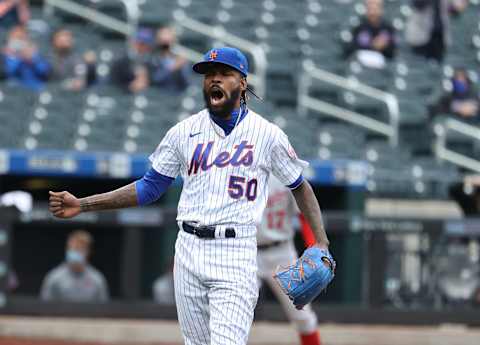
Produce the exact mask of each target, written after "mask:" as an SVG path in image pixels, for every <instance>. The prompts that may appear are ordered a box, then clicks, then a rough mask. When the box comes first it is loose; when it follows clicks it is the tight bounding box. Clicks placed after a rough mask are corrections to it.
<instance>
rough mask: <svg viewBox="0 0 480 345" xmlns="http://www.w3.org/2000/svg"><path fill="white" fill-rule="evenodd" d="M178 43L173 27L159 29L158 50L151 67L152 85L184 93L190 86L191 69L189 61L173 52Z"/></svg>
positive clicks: (157, 37) (157, 36)
mask: <svg viewBox="0 0 480 345" xmlns="http://www.w3.org/2000/svg"><path fill="white" fill-rule="evenodd" d="M175 43H176V35H175V31H174V29H173V28H171V27H162V28H160V29H158V31H157V35H156V50H155V54H154V56H153V59H152V62H151V66H150V81H151V84H152V85H155V86H158V87H160V88H162V89H163V90H169V91H183V90H184V89H185V88H186V87H187V86H188V74H189V72H190V68H189V66H188V65H187V60H186V59H185V58H184V57H181V56H179V55H177V54H175V53H173V52H172V47H173V46H174V45H175Z"/></svg>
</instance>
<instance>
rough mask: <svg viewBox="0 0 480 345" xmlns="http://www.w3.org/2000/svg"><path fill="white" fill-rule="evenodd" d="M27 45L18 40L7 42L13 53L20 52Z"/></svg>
mask: <svg viewBox="0 0 480 345" xmlns="http://www.w3.org/2000/svg"><path fill="white" fill-rule="evenodd" d="M26 45H27V42H25V41H24V40H19V39H12V40H10V41H9V42H8V47H9V48H10V49H12V50H14V51H20V50H22V49H23V48H25V46H26Z"/></svg>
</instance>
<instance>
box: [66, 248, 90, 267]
mask: <svg viewBox="0 0 480 345" xmlns="http://www.w3.org/2000/svg"><path fill="white" fill-rule="evenodd" d="M65 259H66V260H67V262H68V263H72V264H84V263H85V262H86V257H85V254H84V253H82V252H80V251H78V250H75V249H68V250H67V252H66V254H65Z"/></svg>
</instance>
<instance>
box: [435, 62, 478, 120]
mask: <svg viewBox="0 0 480 345" xmlns="http://www.w3.org/2000/svg"><path fill="white" fill-rule="evenodd" d="M479 101H480V99H479V96H478V90H477V89H476V87H475V84H474V83H473V82H472V80H471V79H470V78H469V77H468V74H467V71H466V70H464V69H462V68H459V69H456V70H455V72H454V74H453V77H452V79H451V91H449V92H447V93H445V94H443V95H442V96H441V97H440V99H439V100H438V101H437V102H436V103H435V104H434V105H433V106H432V107H431V109H430V113H431V115H432V116H433V115H435V114H439V113H452V114H455V115H457V116H460V117H461V118H462V119H463V120H467V121H469V122H476V121H478V117H477V116H478V114H479V105H480V102H479Z"/></svg>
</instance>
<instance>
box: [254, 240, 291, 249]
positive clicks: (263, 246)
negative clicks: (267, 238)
mask: <svg viewBox="0 0 480 345" xmlns="http://www.w3.org/2000/svg"><path fill="white" fill-rule="evenodd" d="M287 242H288V240H282V241H274V242H270V243H265V244H259V245H257V249H258V250H265V249H270V248H273V247H278V246H279V245H281V244H284V243H287Z"/></svg>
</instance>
